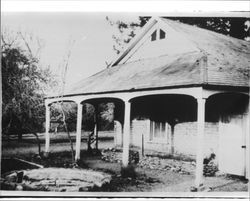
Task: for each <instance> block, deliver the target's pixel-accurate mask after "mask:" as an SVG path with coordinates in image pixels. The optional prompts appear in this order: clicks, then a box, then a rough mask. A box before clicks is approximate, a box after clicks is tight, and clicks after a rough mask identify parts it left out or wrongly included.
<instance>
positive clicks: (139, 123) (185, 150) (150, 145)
mask: <svg viewBox="0 0 250 201" xmlns="http://www.w3.org/2000/svg"><path fill="white" fill-rule="evenodd" d="M218 128H219V127H218V123H209V122H206V124H205V147H204V154H205V156H209V155H210V154H211V153H215V154H216V155H217V154H218V143H219V140H218V137H219V133H218V132H219V131H218ZM131 131H132V132H131V138H130V139H131V141H130V142H131V145H134V146H137V147H141V144H142V133H143V134H144V148H145V149H148V150H154V151H159V152H164V153H166V154H170V153H171V144H170V136H168V138H167V139H166V140H162V141H160V142H152V141H149V132H150V121H149V120H133V121H132V126H131ZM169 132H170V131H169ZM196 132H197V123H196V122H186V123H180V124H177V125H176V126H175V135H174V149H175V154H177V155H178V154H181V155H185V156H188V157H195V155H196Z"/></svg>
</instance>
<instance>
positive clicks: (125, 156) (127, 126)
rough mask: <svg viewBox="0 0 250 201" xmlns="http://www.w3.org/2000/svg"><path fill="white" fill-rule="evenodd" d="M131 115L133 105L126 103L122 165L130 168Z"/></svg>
mask: <svg viewBox="0 0 250 201" xmlns="http://www.w3.org/2000/svg"><path fill="white" fill-rule="evenodd" d="M130 113H131V103H130V102H129V101H125V113H124V126H123V153H122V165H123V166H124V167H126V166H128V163H129V144H130Z"/></svg>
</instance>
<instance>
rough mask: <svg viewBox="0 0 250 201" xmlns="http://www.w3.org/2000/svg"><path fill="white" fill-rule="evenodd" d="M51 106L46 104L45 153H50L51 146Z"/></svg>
mask: <svg viewBox="0 0 250 201" xmlns="http://www.w3.org/2000/svg"><path fill="white" fill-rule="evenodd" d="M49 129H50V106H49V104H46V103H45V153H46V154H48V153H49V145H50V136H49Z"/></svg>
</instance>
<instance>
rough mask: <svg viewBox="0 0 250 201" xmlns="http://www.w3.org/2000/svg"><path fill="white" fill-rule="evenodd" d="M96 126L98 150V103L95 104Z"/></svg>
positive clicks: (95, 134)
mask: <svg viewBox="0 0 250 201" xmlns="http://www.w3.org/2000/svg"><path fill="white" fill-rule="evenodd" d="M94 107H95V128H94V137H95V140H96V141H95V148H96V150H98V104H96V105H95V106H94Z"/></svg>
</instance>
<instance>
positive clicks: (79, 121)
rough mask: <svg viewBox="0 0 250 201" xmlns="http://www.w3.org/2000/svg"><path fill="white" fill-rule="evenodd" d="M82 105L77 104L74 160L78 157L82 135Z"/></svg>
mask: <svg viewBox="0 0 250 201" xmlns="http://www.w3.org/2000/svg"><path fill="white" fill-rule="evenodd" d="M82 107H83V105H82V104H81V103H78V104H77V125H76V153H75V161H77V160H79V159H80V151H81V137H82Z"/></svg>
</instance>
